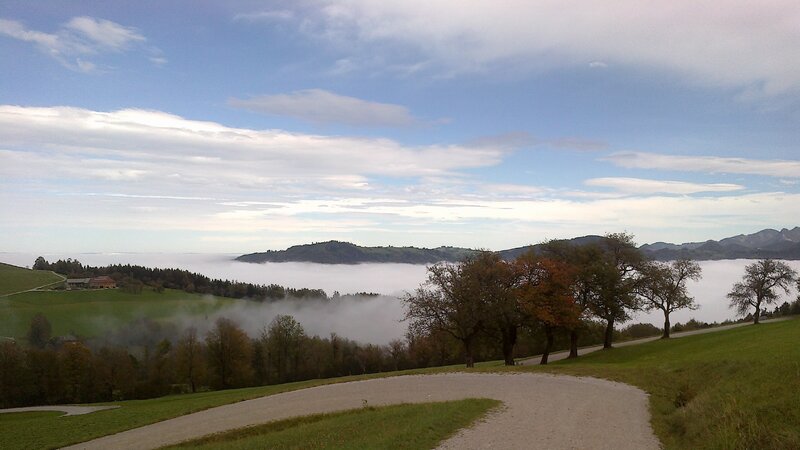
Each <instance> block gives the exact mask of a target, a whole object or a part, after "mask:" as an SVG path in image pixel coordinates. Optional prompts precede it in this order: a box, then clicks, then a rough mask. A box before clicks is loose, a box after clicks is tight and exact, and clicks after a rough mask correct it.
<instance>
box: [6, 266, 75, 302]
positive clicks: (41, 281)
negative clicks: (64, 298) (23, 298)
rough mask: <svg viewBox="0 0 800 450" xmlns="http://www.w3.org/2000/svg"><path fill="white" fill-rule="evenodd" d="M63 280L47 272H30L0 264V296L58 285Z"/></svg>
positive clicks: (22, 268)
mask: <svg viewBox="0 0 800 450" xmlns="http://www.w3.org/2000/svg"><path fill="white" fill-rule="evenodd" d="M62 280H63V278H62V277H60V276H58V275H56V274H54V273H53V272H50V271H47V270H30V269H25V268H24V267H17V266H12V265H10V264H5V263H0V296H3V295H8V294H12V293H14V292H20V291H26V290H28V289H34V288H37V287H39V286H45V285H48V284H53V283H58V282H59V281H62Z"/></svg>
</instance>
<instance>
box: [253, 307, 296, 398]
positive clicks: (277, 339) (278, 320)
mask: <svg viewBox="0 0 800 450" xmlns="http://www.w3.org/2000/svg"><path fill="white" fill-rule="evenodd" d="M305 339H306V333H305V330H303V327H302V325H300V323H299V322H297V320H295V318H294V317H292V316H289V315H278V316H276V317H275V318H274V319H272V322H270V324H269V326H268V327H267V329H266V334H264V335H263V338H262V340H263V342H265V344H266V346H265V347H266V352H267V355H266V356H267V360H268V362H269V368H271V369H272V370H273V371H274V375H275V377H276V381H277V382H278V383H283V382H286V381H289V380H294V379H296V378H297V374H298V370H299V368H300V358H301V356H302V346H303V343H304V340H305Z"/></svg>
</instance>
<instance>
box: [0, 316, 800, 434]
mask: <svg viewBox="0 0 800 450" xmlns="http://www.w3.org/2000/svg"><path fill="white" fill-rule="evenodd" d="M798 342H800V320H797V319H795V320H787V321H782V322H773V323H764V324H761V325H759V326H746V327H741V328H736V329H731V330H725V331H719V332H714V333H709V334H701V335H696V336H687V337H682V338H679V339H670V340H668V341H654V342H650V343H646V344H641V345H635V346H630V347H622V348H617V349H613V350H609V351H600V352H596V353H593V354H590V355H587V356H583V357H581V358H579V359H577V360H573V361H560V362H557V363H554V364H551V365H549V366H546V367H542V366H533V367H529V366H517V367H503V366H502V365H501V364H502V363H501V362H499V361H498V362H494V363H484V364H480V365H479V367H477V368H476V369H473V370H476V371H485V372H502V371H536V372H538V371H546V372H552V373H560V374H570V375H580V376H595V377H600V378H606V379H611V380H617V381H622V382H625V383H629V384H632V385H635V386H638V387H640V388H642V389H644V390H645V391H647V392H648V393H649V394H650V411H651V414H652V424H653V427H654V429H655V431H656V434H657V435H658V437H659V439H660V440H661V442H662V443H663V444H664V446H665V447H666V448H668V449H687V448H691V449H704V448H708V449H722V448H724V449H780V448H787V449H788V448H800V428H798V426H797V424H798V423H800V396H798V395H797V393H798V392H800V375H798V370H800V369H798V367H799V364H800V346H798V345H797V343H798ZM464 370H465V369H464V368H463V366H460V365H459V366H449V367H439V368H431V369H423V370H412V371H403V372H391V373H382V374H373V375H367V376H355V377H344V378H337V379H329V380H310V381H304V382H299V383H288V384H283V385H274V386H263V387H256V388H246V389H232V390H226V391H215V392H204V393H198V394H188V395H180V396H169V397H163V398H156V399H150V400H134V401H125V402H117V403H115V404H118V405H120V406H121V408H119V409H114V410H108V411H102V412H98V413H93V414H87V415H83V416H72V417H57V414H51V413H25V414H12V415H8V416H6V417H0V436H5V437H7V438H8V440H7V442H9V443H13V444H10V447H9V448H50V447H58V446H63V445H66V444H69V443H75V442H78V441H81V440H86V439H90V438H92V437H97V436H103V435H107V434H112V433H116V432H119V431H122V430H126V429H130V428H134V427H138V426H142V425H145V424H147V423H153V422H157V421H160V420H165V419H167V418H171V417H176V416H179V415H183V414H188V413H191V412H195V411H199V410H202V409H206V408H209V407H213V406H219V405H223V404H227V403H234V402H237V401H242V400H245V399H249V398H256V397H259V396H263V395H273V394H276V393H279V392H285V391H288V390H294V389H302V388H307V387H312V386H317V385H320V384H327V383H336V382H344V381H354V380H360V379H369V378H377V377H385V376H392V375H404V374H411V373H415V374H419V373H437V372H453V371H464ZM42 429H47V430H49V432H48V433H46V434H45V433H39V432H38V430H42ZM364 432H365V433H368V432H369V430H364Z"/></svg>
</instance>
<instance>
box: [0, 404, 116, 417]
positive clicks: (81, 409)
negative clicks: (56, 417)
mask: <svg viewBox="0 0 800 450" xmlns="http://www.w3.org/2000/svg"><path fill="white" fill-rule="evenodd" d="M114 408H119V406H72V405H50V406H25V407H22V408H6V409H0V414H3V413H16V412H33V411H61V412H64V413H66V414H64V416H80V415H81V414H89V413H93V412H95V411H102V410H104V409H114Z"/></svg>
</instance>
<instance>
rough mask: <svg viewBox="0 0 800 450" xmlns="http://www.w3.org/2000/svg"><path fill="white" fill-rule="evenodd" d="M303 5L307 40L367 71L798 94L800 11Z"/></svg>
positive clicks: (741, 3) (620, 4)
mask: <svg viewBox="0 0 800 450" xmlns="http://www.w3.org/2000/svg"><path fill="white" fill-rule="evenodd" d="M299 5H300V6H297V9H298V10H300V11H299V12H300V13H299V14H295V15H296V16H298V17H302V18H303V19H302V20H298V28H299V29H300V30H301V31H303V32H304V33H306V34H308V35H310V36H313V37H315V38H318V39H319V40H320V41H322V42H326V43H329V44H330V43H333V45H334V46H336V47H337V48H338V49H339V50H340V51H341V52H342V53H346V54H354V55H361V56H362V59H369V57H370V55H387V56H386V57H385V59H387V60H388V61H382V65H391V64H394V65H397V66H405V67H409V68H411V67H416V68H417V69H418V70H419V67H423V68H427V69H429V70H435V71H438V72H444V73H450V74H459V73H473V72H484V71H491V70H497V68H499V67H503V68H505V67H507V64H506V63H514V64H515V65H517V66H519V67H523V70H526V71H528V72H535V71H540V70H548V69H552V68H559V67H589V68H590V69H595V70H596V69H597V68H607V67H615V68H616V67H627V68H633V69H637V70H646V71H650V72H656V73H663V74H666V75H669V76H671V75H677V76H679V77H682V78H683V79H685V80H688V81H689V82H690V83H697V84H704V85H711V86H715V87H721V88H735V89H738V90H740V91H745V92H747V93H748V95H777V94H780V93H784V92H787V91H797V89H798V88H799V87H800V53H798V52H797V49H796V47H797V42H798V41H800V27H798V26H797V23H798V20H800V6H799V5H798V3H797V2H795V1H792V0H769V1H764V2H759V3H758V4H754V3H752V2H749V1H746V0H723V1H719V0H701V1H689V0H676V1H670V2H657V3H653V2H640V1H636V0H613V1H607V0H590V1H567V2H565V1H561V0H542V1H536V2H529V1H521V0H502V1H473V2H468V3H465V2H462V1H457V0H440V1H435V2H431V1H427V0H424V1H423V0H408V1H403V2H375V1H371V0H345V1H339V0H337V1H331V0H318V1H312V2H307V3H300V4H299ZM698 43H703V44H702V45H698ZM396 55H402V56H396ZM409 55H411V56H409ZM401 58H403V59H401ZM422 70H424V69H422Z"/></svg>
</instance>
